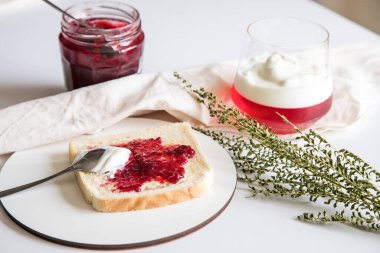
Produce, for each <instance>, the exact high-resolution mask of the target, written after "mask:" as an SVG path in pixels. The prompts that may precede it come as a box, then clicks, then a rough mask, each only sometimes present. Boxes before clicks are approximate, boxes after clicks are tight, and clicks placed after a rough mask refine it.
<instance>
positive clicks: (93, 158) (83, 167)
mask: <svg viewBox="0 0 380 253" xmlns="http://www.w3.org/2000/svg"><path fill="white" fill-rule="evenodd" d="M105 151H106V149H102V148H97V149H92V150H90V151H88V152H87V153H86V154H85V155H84V156H83V157H82V158H80V159H79V160H78V161H77V162H74V164H73V165H71V166H70V167H68V168H66V169H64V170H62V171H60V172H58V173H56V174H54V175H51V176H49V177H46V178H43V179H40V180H37V181H34V182H32V183H29V184H24V185H21V186H18V187H14V188H11V189H8V190H4V191H0V198H2V197H5V196H8V195H10V194H13V193H16V192H19V191H22V190H25V189H29V188H31V187H33V186H36V185H39V184H42V183H44V182H46V181H48V180H50V179H53V178H55V177H58V176H60V175H63V174H66V173H68V172H74V171H93V169H94V168H95V167H96V165H97V163H98V161H99V159H100V158H101V157H102V156H103V154H104V153H105Z"/></svg>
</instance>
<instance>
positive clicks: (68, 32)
mask: <svg viewBox="0 0 380 253" xmlns="http://www.w3.org/2000/svg"><path fill="white" fill-rule="evenodd" d="M66 11H67V12H68V13H69V14H71V15H72V16H74V17H75V18H77V19H80V20H81V21H82V22H83V23H85V24H87V25H89V26H90V27H88V26H84V25H81V24H78V22H77V21H74V20H73V19H71V18H70V17H68V16H66V15H63V18H62V23H61V24H62V30H61V33H60V35H59V41H60V49H61V57H62V64H63V70H64V77H65V83H66V87H67V89H68V90H73V89H77V88H81V87H85V86H88V85H92V84H97V83H101V82H105V81H108V80H112V79H116V78H119V77H123V76H127V75H131V74H135V73H138V72H139V71H140V68H141V59H142V54H143V44H144V33H143V31H142V29H141V20H140V15H139V13H138V11H137V10H136V9H135V8H133V7H132V6H130V5H127V4H124V3H119V2H114V1H94V2H87V3H82V4H78V5H74V6H73V7H71V8H69V9H67V10H66Z"/></svg>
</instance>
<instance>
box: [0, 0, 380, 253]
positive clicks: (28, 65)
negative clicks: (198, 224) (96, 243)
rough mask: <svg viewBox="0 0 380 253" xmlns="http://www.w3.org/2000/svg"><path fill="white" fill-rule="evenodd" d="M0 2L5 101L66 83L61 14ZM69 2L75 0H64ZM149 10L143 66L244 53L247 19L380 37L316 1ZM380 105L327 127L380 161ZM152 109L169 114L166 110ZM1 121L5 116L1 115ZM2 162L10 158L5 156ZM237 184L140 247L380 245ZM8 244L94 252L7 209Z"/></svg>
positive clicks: (302, 206) (171, 4)
mask: <svg viewBox="0 0 380 253" xmlns="http://www.w3.org/2000/svg"><path fill="white" fill-rule="evenodd" d="M2 2H3V1H1V2H0V34H1V37H0V108H4V107H6V106H10V105H13V104H16V103H19V102H22V101H27V100H30V99H34V98H39V97H44V96H47V95H53V94H57V93H60V92H63V91H65V88H64V84H63V75H62V69H61V62H60V55H59V50H58V41H57V36H58V33H59V28H60V15H59V14H58V13H56V12H55V11H54V10H53V9H50V8H49V7H48V6H46V5H44V4H43V3H42V2H41V1H38V0H34V1H30V0H11V1H5V3H2ZM55 2H56V3H57V4H59V5H61V6H63V7H66V6H68V5H70V4H72V3H74V2H76V1H73V0H70V1H69V0H59V1H58V0H57V1H55ZM128 2H129V3H130V4H132V5H134V6H135V7H137V9H138V10H140V13H141V16H142V20H143V29H144V31H145V33H146V44H145V45H146V47H145V55H144V62H143V72H151V71H159V70H165V69H170V68H177V69H180V68H183V67H190V66H195V65H200V64H205V63H212V62H217V61H221V60H231V59H237V58H238V57H239V53H240V50H241V47H242V43H243V40H244V36H245V29H246V26H247V25H248V24H249V23H250V22H251V21H253V20H255V19H258V18H262V17H269V16H293V17H300V18H306V19H310V20H314V21H316V22H319V23H321V24H322V25H324V26H325V27H326V28H327V29H328V30H329V31H330V34H331V45H332V46H334V45H339V44H345V43H354V42H361V41H379V36H378V35H376V34H374V33H371V32H370V31H368V30H366V29H364V28H362V27H360V26H358V25H356V24H354V23H352V22H351V21H348V20H347V19H345V18H343V17H341V16H339V15H337V14H335V13H333V12H331V11H329V10H327V9H325V8H323V7H321V6H319V5H317V4H315V3H314V2H312V1H308V0H291V1H290V0H289V1H285V0H278V1H274V0H266V1H265V0H235V1H233V0H208V1H206V0H203V1H202V0H192V1H185V0H173V1H170V0H161V1H157V0H156V1H155V0H150V1H149V0H129V1H128ZM379 113H380V108H378V107H375V108H373V110H372V111H370V112H368V113H367V114H366V115H365V116H364V117H363V118H362V119H361V121H360V122H359V123H357V124H356V125H355V126H353V127H351V128H350V129H348V130H346V131H344V132H339V133H328V134H325V136H326V137H327V138H328V139H329V140H330V141H331V142H332V143H333V144H334V145H335V146H337V147H345V148H348V149H350V150H352V151H354V152H356V153H357V154H358V155H360V156H362V157H363V158H364V159H366V160H367V161H368V162H369V163H370V164H372V165H373V166H374V167H377V168H380V157H379V155H378V151H377V150H376V149H377V146H378V143H379V141H380V133H379V131H378V126H379V125H380V117H378V115H379ZM149 117H153V118H159V119H169V120H170V117H168V116H167V115H165V114H162V113H158V114H154V115H150V116H149ZM0 120H1V119H0ZM0 166H1V165H0ZM247 196H249V193H248V192H246V191H244V190H242V189H237V191H236V193H235V196H234V197H233V199H232V202H231V204H230V205H229V206H228V207H227V209H226V210H225V211H224V212H223V213H222V214H221V215H220V216H219V217H218V218H217V219H216V220H214V221H213V222H211V223H210V224H209V225H207V226H206V227H204V228H202V229H200V230H198V231H197V232H195V233H192V234H190V235H187V236H185V237H183V238H180V239H178V240H175V241H172V242H169V243H164V244H161V245H157V246H152V247H148V248H141V249H135V250H130V251H131V252H215V251H217V252H277V251H280V252H359V251H360V252H379V247H380V234H376V233H371V232H364V231H361V230H358V229H354V228H351V227H348V226H344V225H339V224H329V225H312V224H306V223H302V222H299V221H297V220H296V219H295V217H296V216H297V215H298V214H301V213H302V212H305V211H312V210H315V206H312V205H309V204H307V203H304V202H300V201H292V202H289V201H286V200H281V199H270V198H254V199H253V198H247ZM0 220H1V222H0V252H1V253H8V252H87V250H82V249H75V248H70V247H66V246H61V245H58V244H54V243H51V242H47V241H45V240H43V239H40V238H38V237H36V236H34V235H31V234H29V233H28V232H26V231H24V230H23V229H22V228H20V227H18V226H17V225H16V224H15V223H13V222H12V221H11V220H10V219H9V218H8V216H7V215H6V214H5V212H4V211H3V210H2V209H1V210H0Z"/></svg>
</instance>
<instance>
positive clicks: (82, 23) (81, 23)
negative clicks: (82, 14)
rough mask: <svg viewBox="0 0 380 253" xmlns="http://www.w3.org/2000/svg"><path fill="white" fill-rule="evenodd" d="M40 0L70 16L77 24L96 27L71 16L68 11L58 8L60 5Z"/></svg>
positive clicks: (47, 0) (91, 27)
mask: <svg viewBox="0 0 380 253" xmlns="http://www.w3.org/2000/svg"><path fill="white" fill-rule="evenodd" d="M42 1H44V2H45V3H47V4H48V5H50V6H51V7H53V8H54V9H56V10H57V11H59V12H61V13H62V14H63V15H66V16H68V17H70V18H71V19H73V20H74V21H75V22H77V24H79V25H81V26H84V27H86V28H89V29H96V28H95V27H93V26H90V25H89V24H87V23H85V22H83V21H82V20H80V19H77V18H75V17H73V15H71V14H70V13H68V12H66V11H64V10H63V9H62V8H60V7H58V6H57V5H55V4H53V3H52V2H50V1H49V0H42Z"/></svg>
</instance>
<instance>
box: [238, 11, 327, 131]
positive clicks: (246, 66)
mask: <svg viewBox="0 0 380 253" xmlns="http://www.w3.org/2000/svg"><path fill="white" fill-rule="evenodd" d="M246 37H247V38H246V41H245V44H244V47H243V51H242V54H241V57H240V61H239V65H238V70H237V73H236V76H235V80H234V85H233V88H232V90H231V97H232V100H233V102H234V104H235V105H236V106H237V107H238V108H239V110H241V111H242V112H243V113H245V114H246V115H247V116H249V117H252V118H253V119H255V120H257V121H258V122H259V123H262V124H265V125H267V126H268V127H270V128H272V130H273V132H275V133H278V134H290V133H294V132H295V130H294V127H293V126H292V125H291V124H289V123H286V122H285V121H284V120H283V119H282V118H281V117H280V116H279V114H280V115H283V116H285V117H286V118H287V119H288V120H289V121H290V122H292V123H293V124H294V125H295V126H297V127H298V128H300V129H306V128H309V127H311V126H312V124H313V123H315V122H316V121H317V120H318V119H320V118H321V117H322V116H323V115H325V114H326V113H327V112H328V111H329V109H330V107H331V105H332V101H333V100H332V91H333V85H332V81H331V74H330V70H329V56H328V54H329V33H328V31H327V30H326V29H325V28H323V27H322V26H321V25H319V24H317V23H315V22H312V21H308V20H302V19H298V18H266V19H260V20H257V21H255V22H253V23H251V24H250V25H249V26H248V29H247V36H246Z"/></svg>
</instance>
